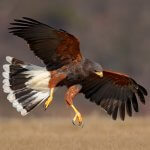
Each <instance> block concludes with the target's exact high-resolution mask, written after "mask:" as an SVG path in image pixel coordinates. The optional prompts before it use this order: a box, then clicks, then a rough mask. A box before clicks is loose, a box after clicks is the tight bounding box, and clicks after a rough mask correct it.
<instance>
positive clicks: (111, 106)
mask: <svg viewBox="0 0 150 150" xmlns="http://www.w3.org/2000/svg"><path fill="white" fill-rule="evenodd" d="M103 73H104V76H103V78H100V77H99V76H97V75H96V74H94V73H93V74H91V75H90V76H89V77H87V78H86V79H85V80H84V81H83V82H82V89H81V92H82V93H84V94H85V97H86V98H87V99H90V101H92V102H95V103H96V104H97V105H101V107H103V108H104V109H105V110H106V111H107V113H108V114H109V115H112V118H113V119H114V120H115V119H116V118H117V114H118V111H119V113H120V117H121V119H122V120H124V119H125V109H126V111H127V114H128V115H129V116H132V107H133V109H134V110H135V111H136V112H138V110H139V108H138V102H137V96H138V97H139V99H140V101H141V102H142V103H144V104H145V98H144V95H145V96H146V95H147V91H146V90H145V88H144V87H142V86H141V85H139V84H137V83H136V82H135V81H134V80H133V79H131V78H130V77H128V76H126V75H122V74H119V73H114V72H109V71H104V72H103Z"/></svg>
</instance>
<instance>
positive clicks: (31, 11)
mask: <svg viewBox="0 0 150 150" xmlns="http://www.w3.org/2000/svg"><path fill="white" fill-rule="evenodd" d="M23 16H26V17H30V18H34V19H37V20H39V21H42V22H44V23H47V24H49V25H50V26H53V27H57V28H61V29H64V30H66V31H68V32H69V33H72V34H73V35H75V36H76V37H78V39H79V40H80V42H81V51H82V53H83V54H84V55H85V56H86V57H89V58H90V59H92V60H94V61H97V62H98V63H100V64H101V65H102V66H103V68H104V69H110V70H114V71H120V72H123V73H127V74H129V75H130V76H131V77H133V78H135V79H136V80H137V81H138V82H139V83H140V84H142V85H144V86H145V87H146V88H147V90H148V91H149V89H150V86H149V85H150V79H149V78H150V1H148V0H142V1H141V0H132V1H131V0H124V1H120V0H113V1H112V0H92V1H91V0H53V1H52V0H43V1H41V0H0V72H1V73H2V65H3V64H4V63H5V57H6V56H7V55H10V56H13V57H16V58H18V59H21V60H23V61H26V62H30V63H33V64H37V65H42V64H41V62H40V61H39V60H38V59H37V58H36V57H35V56H34V55H33V54H32V52H30V50H29V49H28V46H27V44H26V42H25V41H23V40H22V39H20V38H17V37H15V36H12V35H11V34H9V33H8V29H7V28H8V27H9V23H10V22H12V21H13V19H15V18H21V17H23ZM0 80H1V81H2V77H0ZM1 87H2V84H1ZM64 92H65V88H61V89H59V90H57V91H56V93H55V98H54V101H53V104H52V105H51V106H50V107H49V109H48V110H47V111H46V112H45V111H44V109H43V107H42V105H41V106H40V107H39V108H37V109H36V110H34V111H33V112H32V113H31V114H30V115H29V116H36V117H41V116H55V115H57V116H60V117H61V116H67V115H70V112H71V111H72V110H71V109H69V108H68V107H67V106H66V103H65V101H64V98H63V95H64ZM0 94H1V97H0V98H1V99H0V117H16V118H19V117H20V114H18V113H17V112H16V110H15V109H14V108H12V106H11V104H10V103H9V102H8V101H7V99H6V95H5V94H4V93H3V91H2V88H1V91H0ZM75 105H76V106H77V107H78V108H79V110H80V112H81V113H84V115H85V114H89V113H92V112H95V111H96V112H98V113H100V114H104V115H106V114H105V113H103V111H102V109H100V107H98V106H96V105H95V104H93V103H90V102H89V101H88V100H86V99H85V98H84V96H83V95H80V96H77V97H76V100H75ZM149 108H150V102H149V97H148V98H147V105H146V106H142V105H141V109H140V110H141V111H140V113H139V114H138V115H144V116H146V115H148V114H149V113H150V109H149ZM138 115H136V116H138Z"/></svg>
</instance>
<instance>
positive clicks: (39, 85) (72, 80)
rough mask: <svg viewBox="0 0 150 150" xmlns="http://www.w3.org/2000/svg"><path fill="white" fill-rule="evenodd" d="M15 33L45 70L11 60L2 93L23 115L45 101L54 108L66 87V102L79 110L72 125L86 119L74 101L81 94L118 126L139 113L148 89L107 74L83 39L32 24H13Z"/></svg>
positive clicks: (24, 20)
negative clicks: (58, 94) (85, 52)
mask: <svg viewBox="0 0 150 150" xmlns="http://www.w3.org/2000/svg"><path fill="white" fill-rule="evenodd" d="M10 24H11V27H10V28H9V30H10V33H12V34H13V35H16V36H18V37H21V38H23V39H24V40H26V41H27V43H28V45H29V47H30V50H31V51H33V53H34V54H35V55H36V56H37V57H39V58H40V59H41V60H42V61H43V62H44V64H45V67H39V66H36V65H33V64H28V63H24V62H23V61H21V60H18V59H15V58H13V57H10V56H7V57H6V61H7V62H8V63H7V64H5V65H3V69H4V72H3V77H4V80H3V89H4V92H5V93H7V94H8V96H7V99H8V100H9V101H10V102H11V103H12V105H13V107H15V108H16V109H17V111H18V112H20V113H21V115H23V116H25V115H27V114H28V113H29V112H30V111H31V110H33V109H34V108H35V107H36V106H38V105H39V104H41V103H42V102H44V101H45V103H44V107H45V109H47V108H48V106H49V105H50V104H51V102H52V100H53V96H54V91H55V88H56V87H61V86H66V87H67V91H66V94H65V100H66V102H67V104H68V105H69V106H70V107H71V108H72V109H73V110H74V112H75V116H74V118H73V123H74V124H76V125H79V126H82V124H83V119H82V116H81V113H80V112H79V111H78V109H77V108H76V107H75V106H74V104H73V100H74V98H75V96H76V95H77V94H79V93H82V94H84V95H85V98H87V99H89V100H90V101H91V102H94V103H96V104H97V105H100V106H101V107H102V108H103V109H104V110H105V111H106V112H107V113H108V114H109V115H111V116H112V118H113V119H114V120H116V119H117V114H118V113H119V114H120V118H121V119H122V120H124V119H125V113H127V114H128V115H129V116H132V110H134V111H135V112H138V110H139V107H138V101H137V98H138V99H139V100H140V101H141V102H142V103H143V104H145V96H147V91H146V89H145V88H144V87H143V86H141V85H139V84H138V83H137V82H136V81H135V80H134V79H132V78H131V77H129V76H128V75H125V74H121V73H117V72H111V71H107V70H103V68H102V67H101V65H99V64H98V63H96V62H93V61H91V60H90V59H87V58H85V57H84V56H82V54H81V52H80V43H79V41H78V39H77V38H76V37H75V36H73V35H71V34H69V33H68V32H66V31H64V30H62V29H55V28H53V27H50V26H48V25H46V24H44V23H41V22H39V21H36V20H34V19H31V18H27V17H23V18H22V19H15V20H14V22H13V23H10Z"/></svg>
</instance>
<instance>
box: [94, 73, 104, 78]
mask: <svg viewBox="0 0 150 150" xmlns="http://www.w3.org/2000/svg"><path fill="white" fill-rule="evenodd" d="M95 73H96V74H97V75H98V76H100V77H101V78H102V77H103V72H95Z"/></svg>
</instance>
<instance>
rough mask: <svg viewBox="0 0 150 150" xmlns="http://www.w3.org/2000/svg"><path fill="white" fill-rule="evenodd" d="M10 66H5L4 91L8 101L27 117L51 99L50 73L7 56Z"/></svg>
mask: <svg viewBox="0 0 150 150" xmlns="http://www.w3.org/2000/svg"><path fill="white" fill-rule="evenodd" d="M6 61H7V62H8V64H5V65H4V66H3V69H4V72H3V74H2V75H3V77H4V80H3V90H4V92H5V93H7V94H8V96H7V99H8V100H9V101H10V102H11V103H12V105H13V107H14V108H16V109H17V111H18V112H20V113H21V115H23V116H25V115H27V114H28V113H29V112H30V111H31V110H32V109H33V108H35V107H36V106H38V105H39V104H41V103H42V102H43V101H44V100H46V99H47V98H48V97H49V94H50V93H49V91H50V89H49V87H48V84H49V81H50V79H51V75H50V72H49V71H47V70H46V68H43V67H38V66H35V65H32V64H25V63H24V62H23V61H20V60H17V59H15V58H13V57H10V56H7V57H6Z"/></svg>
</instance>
